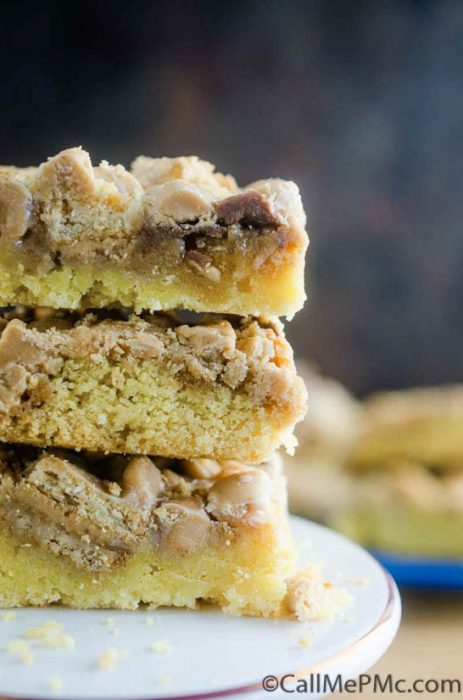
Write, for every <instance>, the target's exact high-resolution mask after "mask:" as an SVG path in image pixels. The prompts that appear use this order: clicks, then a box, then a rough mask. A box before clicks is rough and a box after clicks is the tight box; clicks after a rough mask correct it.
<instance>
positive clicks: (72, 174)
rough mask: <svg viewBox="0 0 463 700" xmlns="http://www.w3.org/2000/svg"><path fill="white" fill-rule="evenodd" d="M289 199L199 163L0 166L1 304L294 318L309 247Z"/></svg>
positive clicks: (285, 190)
mask: <svg viewBox="0 0 463 700" xmlns="http://www.w3.org/2000/svg"><path fill="white" fill-rule="evenodd" d="M305 223H306V222H305V214H304V210H303V208H302V204H301V198H300V195H299V191H298V188H297V187H296V185H295V184H294V183H293V182H286V181H284V180H280V179H269V180H259V181H258V182H254V183H252V184H250V185H248V186H246V187H244V188H239V187H238V185H237V184H236V182H235V180H234V179H233V178H232V177H231V176H225V175H221V174H220V173H216V172H214V167H213V166H212V165H211V164H210V163H207V162H204V161H201V160H199V159H198V158H196V157H181V158H147V157H143V156H141V157H139V158H137V159H136V160H135V162H134V163H133V165H132V170H131V172H128V171H127V170H125V168H123V167H122V166H121V165H116V166H111V165H109V164H108V163H107V162H106V161H103V162H102V163H101V164H100V165H99V166H98V167H93V166H92V163H91V160H90V157H89V155H88V153H86V152H85V151H84V150H82V149H81V148H70V149H68V150H65V151H62V152H61V153H59V154H58V155H57V156H55V157H53V158H50V159H49V160H48V161H47V162H45V163H43V164H42V165H41V166H40V167H38V168H14V167H9V166H3V167H0V304H3V305H8V304H18V303H19V304H26V305H31V306H52V307H55V308H67V309H74V308H90V307H107V306H110V305H114V304H122V305H123V306H127V307H131V308H133V309H135V311H137V312H139V311H141V310H143V309H145V310H150V311H156V310H163V309H190V310H194V311H199V312H204V311H207V312H218V313H233V314H240V315H275V316H281V315H286V316H288V317H291V316H293V315H294V313H295V312H296V311H298V310H299V309H300V308H301V307H302V305H303V303H304V299H305V294H304V256H305V252H306V248H307V245H308V238H307V234H306V231H305Z"/></svg>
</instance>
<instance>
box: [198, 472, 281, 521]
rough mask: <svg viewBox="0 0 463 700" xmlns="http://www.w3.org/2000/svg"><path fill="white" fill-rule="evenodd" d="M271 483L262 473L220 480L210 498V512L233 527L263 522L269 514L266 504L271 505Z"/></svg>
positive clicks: (208, 506) (238, 475)
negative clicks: (242, 523) (264, 505)
mask: <svg viewBox="0 0 463 700" xmlns="http://www.w3.org/2000/svg"><path fill="white" fill-rule="evenodd" d="M270 487H271V482H270V479H269V477H268V475H267V474H266V473H265V472H264V471H262V470H259V469H256V470H253V471H248V472H245V473H242V474H239V473H238V474H232V475H231V476H227V477H224V478H223V479H218V480H217V481H216V482H215V483H214V484H213V486H212V488H211V489H210V491H209V493H208V497H207V510H208V512H209V513H212V515H213V516H214V517H215V518H217V519H218V520H223V521H225V522H228V523H230V525H234V524H236V525H237V524H239V522H240V521H242V522H247V523H248V524H251V525H252V524H257V523H258V522H261V521H262V520H263V519H264V518H265V517H266V513H265V512H264V508H263V507H262V504H264V503H266V502H267V503H268V501H269V493H270Z"/></svg>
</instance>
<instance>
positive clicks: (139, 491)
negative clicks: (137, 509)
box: [122, 457, 162, 508]
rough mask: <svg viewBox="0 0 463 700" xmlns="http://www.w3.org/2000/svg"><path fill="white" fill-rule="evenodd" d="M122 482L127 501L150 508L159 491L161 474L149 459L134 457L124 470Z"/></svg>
mask: <svg viewBox="0 0 463 700" xmlns="http://www.w3.org/2000/svg"><path fill="white" fill-rule="evenodd" d="M122 482H123V486H124V497H125V498H126V499H127V500H128V501H131V502H133V503H134V505H139V506H141V507H142V508H151V507H152V506H153V504H154V503H155V502H156V499H157V497H158V495H159V492H160V490H161V484H162V479H161V472H160V471H159V469H158V468H157V467H156V465H155V464H154V463H153V462H152V461H151V459H150V458H149V457H134V458H133V459H131V460H130V462H129V463H128V465H127V467H126V468H125V471H124V476H123V478H122Z"/></svg>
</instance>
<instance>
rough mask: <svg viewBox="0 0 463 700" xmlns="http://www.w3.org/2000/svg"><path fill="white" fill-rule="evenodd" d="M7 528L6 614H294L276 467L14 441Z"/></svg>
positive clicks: (2, 460) (0, 509) (5, 458)
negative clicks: (199, 607)
mask: <svg viewBox="0 0 463 700" xmlns="http://www.w3.org/2000/svg"><path fill="white" fill-rule="evenodd" d="M101 474H104V475H105V477H106V478H102V477H101ZM0 520H1V522H2V528H1V534H0V573H1V575H0V605H1V606H3V607H5V606H20V605H48V604H50V603H58V602H59V603H62V604H64V605H66V606H70V607H78V608H101V607H103V608H128V609H133V608H136V607H138V606H139V605H141V604H146V605H149V606H151V607H157V606H159V605H175V606H186V607H190V608H193V607H195V605H196V604H197V602H198V601H207V602H212V603H215V604H218V605H220V606H221V607H223V608H224V609H225V610H227V611H228V612H231V613H234V614H252V615H265V616H269V615H278V614H280V613H281V612H283V611H284V610H285V608H287V607H288V606H289V608H290V609H294V608H295V605H294V603H295V601H294V594H295V590H294V587H292V584H291V583H290V582H289V581H288V580H287V579H288V577H291V576H293V575H294V572H295V550H294V545H293V542H292V538H291V535H290V532H289V529H288V522H287V517H286V491H285V481H284V478H283V476H282V473H281V467H280V465H279V464H278V463H277V462H274V463H273V464H269V465H267V466H264V467H262V468H252V467H246V466H244V465H242V464H239V463H237V462H228V463H225V464H222V465H219V464H218V463H217V462H212V461H209V460H190V461H178V460H163V459H158V458H157V459H150V458H148V457H140V456H136V457H129V456H127V457H122V456H118V455H112V456H101V455H100V456H98V455H95V454H92V455H85V456H82V454H78V453H75V452H71V451H53V450H40V449H38V448H27V447H19V446H13V445H9V446H5V447H4V448H3V450H2V451H1V452H0ZM293 583H294V581H293Z"/></svg>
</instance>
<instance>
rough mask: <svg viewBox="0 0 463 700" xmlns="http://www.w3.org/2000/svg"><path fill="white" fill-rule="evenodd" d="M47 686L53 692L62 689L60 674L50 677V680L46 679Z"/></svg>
mask: <svg viewBox="0 0 463 700" xmlns="http://www.w3.org/2000/svg"><path fill="white" fill-rule="evenodd" d="M48 687H49V688H50V690H52V691H53V692H54V693H59V691H60V690H63V688H64V683H63V679H62V678H61V676H58V675H56V674H55V675H54V676H52V677H51V678H50V680H49V681H48Z"/></svg>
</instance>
